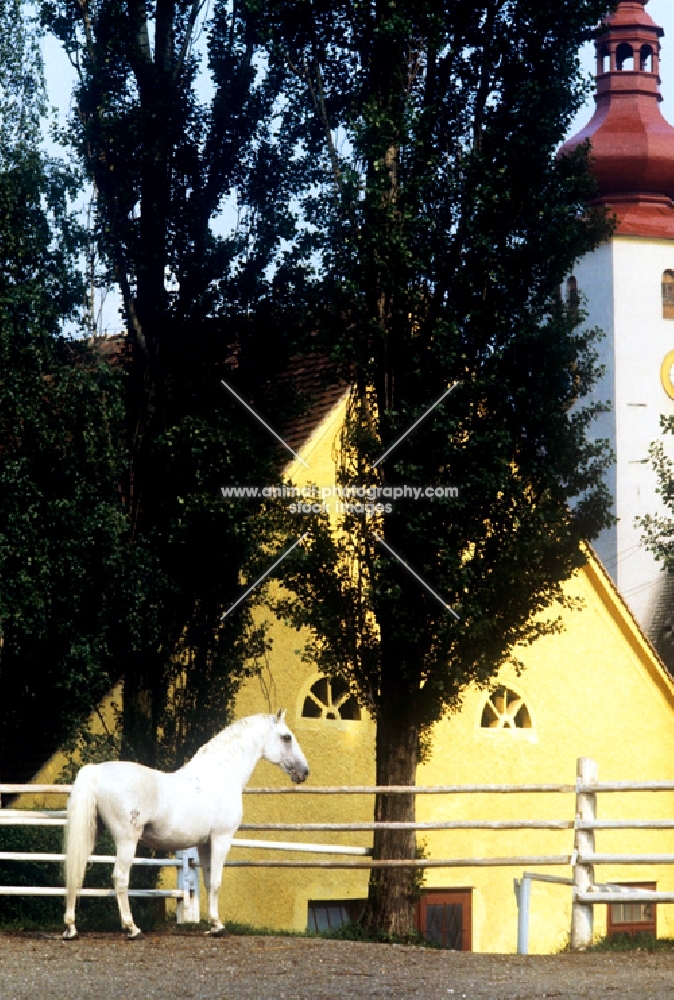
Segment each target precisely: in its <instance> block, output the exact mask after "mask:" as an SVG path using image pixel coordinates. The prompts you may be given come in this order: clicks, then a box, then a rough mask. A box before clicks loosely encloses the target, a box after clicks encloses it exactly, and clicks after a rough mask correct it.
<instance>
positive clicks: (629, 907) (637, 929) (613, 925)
mask: <svg viewBox="0 0 674 1000" xmlns="http://www.w3.org/2000/svg"><path fill="white" fill-rule="evenodd" d="M616 884H617V885H625V886H627V887H628V888H630V889H651V890H653V891H654V890H655V888H656V883H655V882H618V883H616ZM607 908H608V919H607V921H606V933H607V935H608V937H615V935H616V934H628V935H629V936H630V937H633V936H634V935H635V934H652V935H653V936H654V937H656V920H655V916H656V915H655V903H631V902H630V901H629V896H628V895H625V896H622V897H620V902H619V903H608V904H607Z"/></svg>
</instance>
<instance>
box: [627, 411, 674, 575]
mask: <svg viewBox="0 0 674 1000" xmlns="http://www.w3.org/2000/svg"><path fill="white" fill-rule="evenodd" d="M660 426H661V428H662V431H663V434H674V418H672V417H667V416H661V417H660ZM669 450H670V449H669V448H667V447H666V441H665V440H660V441H654V442H653V444H652V445H651V447H650V448H649V450H648V451H649V455H650V459H651V465H652V467H653V470H654V472H655V474H656V476H657V479H658V488H657V490H656V492H657V493H659V494H660V496H661V497H662V502H663V504H664V505H665V507H667V508H668V509H669V510H670V511H672V510H674V462H672V459H671V457H670V455H669V454H668V451H669ZM636 523H637V524H638V525H639V526H640V527H641V528H642V530H643V539H644V544H645V546H646V548H647V549H649V551H650V552H652V553H653V555H654V556H655V558H656V559H657V560H659V561H660V562H662V563H664V565H665V567H666V568H667V569H668V570H670V571H671V570H672V568H674V522H673V521H672V518H671V517H669V516H658V515H655V514H646V515H644V517H637V518H636Z"/></svg>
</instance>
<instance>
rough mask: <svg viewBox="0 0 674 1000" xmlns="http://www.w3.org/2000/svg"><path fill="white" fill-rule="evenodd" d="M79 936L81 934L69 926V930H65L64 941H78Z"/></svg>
mask: <svg viewBox="0 0 674 1000" xmlns="http://www.w3.org/2000/svg"><path fill="white" fill-rule="evenodd" d="M78 937H79V934H78V933H77V931H76V930H74V929H73V930H72V931H71V930H70V928H68V930H67V931H64V932H63V940H64V941H77V939H78Z"/></svg>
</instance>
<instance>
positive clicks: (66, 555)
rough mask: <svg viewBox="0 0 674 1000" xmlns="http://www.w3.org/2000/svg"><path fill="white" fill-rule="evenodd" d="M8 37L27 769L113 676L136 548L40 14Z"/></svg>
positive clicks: (4, 283)
mask: <svg viewBox="0 0 674 1000" xmlns="http://www.w3.org/2000/svg"><path fill="white" fill-rule="evenodd" d="M4 10H5V14H6V16H7V18H8V20H7V22H6V23H7V24H8V25H9V28H10V30H9V32H8V34H7V36H6V37H4V36H3V41H2V46H1V50H0V112H1V113H0V120H1V121H2V125H0V246H2V255H1V257H0V457H1V462H0V706H1V708H0V761H1V762H2V765H1V766H2V775H3V779H4V780H5V781H11V780H21V779H24V780H25V779H26V778H27V777H29V776H31V775H32V774H33V773H34V771H35V770H36V768H37V767H38V766H39V765H40V764H42V763H43V762H44V759H45V757H46V756H47V755H48V754H49V752H50V751H52V750H53V749H55V747H56V746H57V744H58V741H59V740H60V739H62V738H63V737H64V736H66V735H68V734H69V733H70V732H71V731H72V729H73V728H74V727H75V726H76V724H77V723H78V722H79V720H80V719H81V718H82V716H83V715H86V714H87V713H88V711H90V709H91V707H92V706H93V704H95V702H96V700H97V699H98V698H100V697H101V696H102V695H103V694H104V693H105V691H106V690H107V688H108V686H109V684H110V670H111V664H110V641H109V640H110V634H111V632H112V631H114V630H115V629H116V628H117V621H118V619H119V616H120V614H123V612H122V610H121V609H122V605H121V599H122V596H123V591H124V589H125V587H124V581H125V579H126V576H127V571H128V563H129V560H128V558H127V555H126V551H125V546H124V542H123V533H124V524H123V518H122V515H121V511H120V508H119V502H118V499H117V491H116V484H117V481H118V479H119V475H120V470H121V467H122V464H123V448H122V447H121V445H122V440H121V433H120V432H121V425H122V418H123V408H122V386H121V381H122V380H121V377H120V374H119V373H115V372H113V371H111V370H110V368H109V367H108V366H107V365H105V364H103V363H102V362H101V360H100V358H99V357H98V356H97V354H96V352H95V351H93V350H92V349H91V347H89V346H88V345H86V344H84V343H83V342H79V341H70V340H67V339H66V338H64V337H63V336H61V335H60V328H61V324H62V322H63V321H64V320H65V319H67V318H69V317H72V316H74V315H76V311H77V307H78V304H79V302H80V301H81V296H82V283H81V279H80V277H79V275H78V271H77V257H78V254H79V252H80V249H81V233H80V231H79V228H78V226H77V224H76V223H75V222H74V221H73V219H72V216H71V214H70V211H69V200H70V198H71V197H72V196H73V195H74V193H75V191H76V190H77V181H76V178H75V177H74V176H73V175H72V174H70V173H68V172H67V171H66V170H65V169H64V168H63V167H62V166H61V165H59V164H57V163H54V162H51V161H49V160H48V159H46V158H45V157H43V156H42V154H41V153H40V152H39V151H38V150H37V148H36V145H35V144H36V142H37V139H38V136H39V122H40V115H41V113H42V111H43V92H42V86H41V80H42V78H41V63H40V58H39V46H38V39H37V35H36V32H35V26H34V25H32V24H31V23H30V22H29V21H28V20H27V19H26V18H24V16H23V12H22V8H21V5H20V4H18V3H15V4H7V5H6V6H5V8H4Z"/></svg>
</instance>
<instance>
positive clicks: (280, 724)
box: [262, 709, 309, 785]
mask: <svg viewBox="0 0 674 1000" xmlns="http://www.w3.org/2000/svg"><path fill="white" fill-rule="evenodd" d="M271 718H272V721H273V724H272V726H271V729H270V730H269V736H268V738H267V742H266V744H265V747H264V750H263V751H262V756H263V757H264V758H265V759H266V760H268V761H270V762H271V763H272V764H278V766H279V767H280V768H281V770H282V771H285V773H286V774H288V775H290V777H291V779H292V780H293V781H294V782H295V784H298V785H299V784H301V782H303V781H306V780H307V778H308V777H309V765H308V764H307V759H306V757H305V756H304V754H303V753H302V751H301V750H300V745H299V743H298V742H297V740H296V739H295V737H294V736H293V734H292V733H291V732H290V730H289V729H288V727H287V725H286V723H285V712H282V711H281V709H279V710H278V712H277V713H276V715H273V716H272V717H271Z"/></svg>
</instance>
